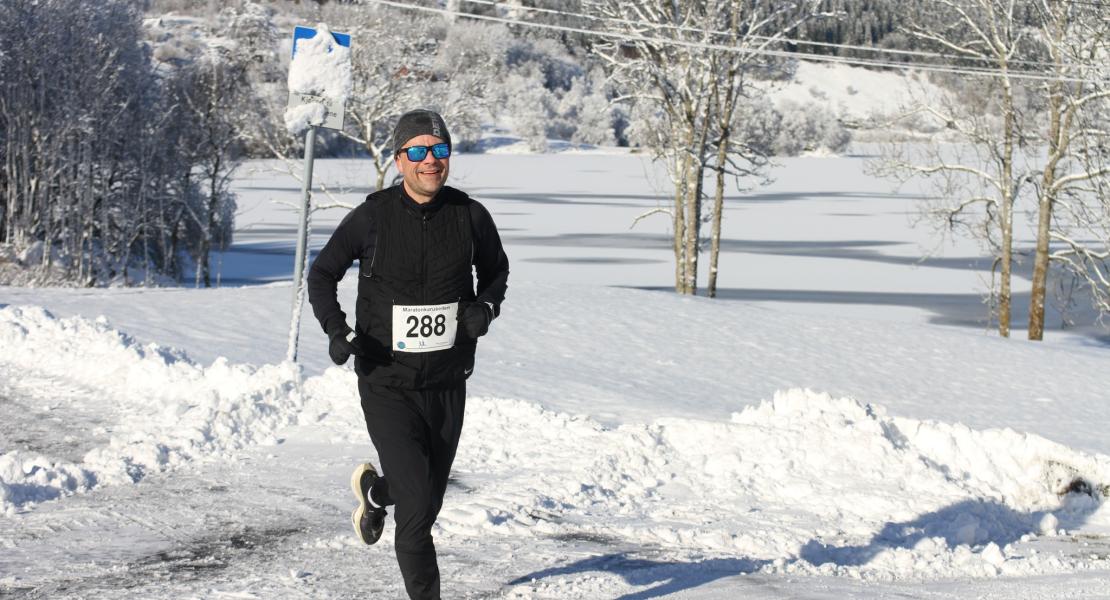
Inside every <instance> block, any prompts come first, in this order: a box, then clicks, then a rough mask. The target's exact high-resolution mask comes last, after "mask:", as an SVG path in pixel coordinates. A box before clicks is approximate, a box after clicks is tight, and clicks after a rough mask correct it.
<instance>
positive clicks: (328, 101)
mask: <svg viewBox="0 0 1110 600" xmlns="http://www.w3.org/2000/svg"><path fill="white" fill-rule="evenodd" d="M324 32H325V33H329V34H331V36H332V38H333V40H334V43H335V44H338V45H339V46H342V47H344V48H348V49H349V48H350V46H351V36H349V35H346V34H343V33H332V32H330V31H327V30H326V29H324ZM316 35H317V31H316V30H314V29H310V28H308V27H297V28H296V29H295V30H294V31H293V57H294V64H292V65H290V70H291V71H292V70H293V69H294V68H295V65H296V62H295V59H296V56H297V46H298V43H299V42H301V41H302V40H312V39H314V38H315V37H316ZM327 51H328V52H329V53H330V52H331V51H332V48H331V46H330V45H329V47H328V50H327ZM290 75H291V76H290V82H291V85H290V87H292V82H293V80H294V78H293V77H292V73H291V74H290ZM340 75H342V74H340ZM345 75H346V78H347V81H348V83H349V80H350V67H349V63H348V66H347V72H346V74H345ZM348 87H349V86H348ZM345 101H346V98H344V97H342V96H336V95H333V94H328V93H327V90H324V93H320V90H317V89H308V90H293V89H290V90H289V104H288V107H287V109H286V110H287V113H286V114H289V112H290V111H294V110H298V109H300V110H311V111H312V114H313V116H312V118H310V119H309V121H308V130H307V131H306V132H305V139H304V177H303V178H302V179H303V180H302V181H301V205H300V224H299V226H298V227H297V253H296V258H295V259H294V260H295V263H294V266H293V315H292V319H291V320H290V324H289V349H288V351H287V353H286V360H289V361H290V362H296V360H297V347H298V342H299V339H300V330H301V311H302V308H303V306H304V298H305V271H306V270H307V267H308V223H309V215H310V214H311V207H310V202H311V201H312V165H313V158H314V156H313V155H314V151H315V147H316V128H317V127H324V128H326V129H342V128H343V115H344V108H345ZM321 106H322V107H323V111H320V110H319V108H318V107H321ZM321 113H322V114H321Z"/></svg>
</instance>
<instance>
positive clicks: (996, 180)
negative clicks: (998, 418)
mask: <svg viewBox="0 0 1110 600" xmlns="http://www.w3.org/2000/svg"><path fill="white" fill-rule="evenodd" d="M936 9H937V10H936V12H935V13H934V14H932V15H930V16H931V18H930V20H929V21H928V22H927V23H921V22H913V23H912V24H911V25H909V26H908V28H907V31H908V33H909V34H911V35H913V36H914V37H916V38H918V39H919V40H922V41H924V42H927V43H931V44H933V45H934V47H935V48H936V49H938V50H943V51H945V52H948V53H955V54H956V55H957V56H960V57H964V58H966V59H968V60H969V61H970V62H969V63H967V64H965V65H964V66H972V67H978V68H984V67H986V68H989V69H991V70H992V71H993V73H992V75H991V76H990V77H982V76H975V77H972V78H967V77H966V76H965V77H964V78H961V79H955V80H953V82H952V84H951V85H950V86H949V87H950V89H949V90H948V92H947V93H946V94H944V96H943V97H941V98H929V99H926V100H925V101H923V102H922V103H921V104H920V105H918V106H916V107H914V108H913V110H912V111H911V113H913V114H925V115H928V116H930V117H931V118H933V119H935V121H936V122H938V123H940V124H942V125H943V126H944V128H945V130H946V131H947V132H948V134H949V139H948V140H947V141H948V142H954V143H934V144H932V145H930V146H928V147H927V148H926V149H925V150H924V151H922V152H920V153H917V154H915V152H914V150H913V148H912V146H911V145H905V144H901V145H892V146H891V147H890V148H888V150H887V152H886V157H885V159H884V160H883V161H882V164H880V165H879V166H877V167H876V170H877V171H878V172H880V173H885V174H891V175H894V176H897V177H900V178H903V179H905V178H908V177H910V176H913V175H925V176H928V177H930V178H931V179H932V181H933V182H934V183H935V184H936V187H937V191H938V194H937V200H936V201H935V202H934V203H933V204H932V205H931V206H930V208H929V211H928V212H929V214H930V215H931V216H933V217H934V218H935V221H934V222H936V223H937V224H939V225H940V226H941V227H942V228H944V229H946V230H948V231H962V232H966V233H970V234H971V235H972V236H974V237H976V238H978V239H980V240H982V241H983V242H984V243H985V244H986V246H987V248H988V249H989V250H990V251H991V252H992V256H993V258H994V269H993V272H995V273H998V274H999V277H998V280H997V283H992V287H991V297H992V298H993V299H996V301H997V316H998V331H999V334H1000V335H1002V336H1004V337H1008V336H1009V335H1010V327H1011V304H1012V298H1011V289H1012V285H1011V280H1012V277H1013V276H1012V270H1013V264H1014V263H1015V261H1016V257H1017V254H1016V251H1015V248H1014V237H1015V236H1014V227H1015V214H1020V213H1019V212H1017V210H1016V207H1017V206H1019V204H1020V203H1021V202H1023V201H1024V200H1030V201H1032V202H1033V203H1034V205H1035V207H1036V209H1035V213H1036V218H1035V222H1034V231H1035V232H1036V237H1037V242H1036V246H1035V249H1034V257H1033V286H1032V294H1031V299H1030V307H1029V332H1028V335H1029V339H1032V340H1040V339H1042V338H1043V336H1044V319H1045V301H1046V295H1047V291H1046V290H1047V283H1048V279H1049V266H1050V264H1052V263H1056V264H1058V265H1060V266H1061V267H1062V268H1063V271H1064V272H1066V273H1069V274H1070V275H1071V276H1072V277H1075V278H1077V279H1078V280H1079V281H1081V282H1083V284H1084V285H1083V287H1084V288H1085V289H1087V290H1088V291H1090V293H1091V294H1092V300H1093V302H1094V304H1095V307H1096V308H1098V309H1099V310H1100V311H1101V312H1103V313H1106V312H1108V310H1107V309H1110V302H1108V299H1110V285H1108V284H1110V277H1108V271H1107V258H1108V257H1110V236H1108V235H1107V231H1108V229H1110V221H1108V219H1107V216H1108V215H1110V208H1108V207H1107V203H1108V200H1107V194H1106V191H1107V189H1108V185H1107V181H1108V179H1110V170H1108V169H1110V151H1108V150H1107V140H1108V138H1110V135H1108V132H1107V129H1106V125H1105V124H1106V122H1107V120H1106V117H1107V115H1108V114H1110V110H1108V108H1107V106H1108V104H1110V84H1108V82H1107V69H1106V66H1105V65H1106V60H1107V57H1108V56H1110V53H1108V50H1107V44H1108V41H1107V40H1108V31H1110V25H1108V23H1107V21H1106V19H1105V18H1104V16H1102V15H1101V14H1100V13H1099V12H1098V10H1097V8H1094V7H1092V6H1088V5H1082V4H1077V3H1072V2H1066V1H1060V0H1027V1H1024V2H1014V1H1011V0H973V1H966V2H965V1H962V0H961V1H959V2H956V1H954V0H937V2H936ZM1028 65H1034V66H1035V67H1037V68H1036V69H1035V73H1034V77H1035V79H1030V78H1028V77H1027V76H1028V75H1029V73H1028V72H1029V71H1030V70H1031V69H1030V68H1029V66H1028ZM1044 65H1048V68H1047V69H1046V68H1045V67H1044Z"/></svg>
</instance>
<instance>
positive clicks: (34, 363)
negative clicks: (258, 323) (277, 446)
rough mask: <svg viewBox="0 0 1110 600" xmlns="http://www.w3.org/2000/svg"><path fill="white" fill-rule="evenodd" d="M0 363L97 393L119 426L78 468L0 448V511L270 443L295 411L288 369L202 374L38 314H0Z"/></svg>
mask: <svg viewBox="0 0 1110 600" xmlns="http://www.w3.org/2000/svg"><path fill="white" fill-rule="evenodd" d="M0 361H2V362H3V363H5V364H6V365H8V366H10V367H13V368H14V370H16V371H18V370H27V371H31V372H35V373H40V374H44V375H49V376H52V377H55V378H59V379H63V380H68V381H72V382H76V383H80V384H83V385H87V386H89V387H91V388H95V389H101V390H105V391H106V392H107V395H108V397H109V398H111V399H112V401H114V402H117V403H118V404H119V405H120V411H119V412H120V414H121V418H122V421H121V422H119V423H113V424H112V435H111V438H110V442H109V443H108V445H107V446H104V447H99V448H95V449H93V450H92V451H90V452H89V453H88V454H87V455H86V456H85V458H84V461H83V462H82V463H81V464H80V465H73V464H65V463H58V462H52V461H50V460H49V458H48V457H41V456H31V455H28V454H27V453H15V452H7V450H8V449H4V448H0V510H11V509H12V507H14V506H19V505H21V504H24V503H27V502H35V501H39V500H44V499H50V498H53V497H57V495H59V494H63V493H68V492H71V491H80V490H84V489H87V488H89V487H92V486H93V485H96V484H100V483H115V482H127V481H137V480H139V479H141V478H142V477H143V475H144V474H145V473H147V472H150V471H158V470H162V469H165V468H168V467H173V466H177V465H179V464H182V463H184V462H187V461H190V460H195V459H204V458H211V457H219V456H223V455H226V454H228V453H229V452H231V451H233V450H235V449H237V448H242V447H243V446H246V445H248V444H256V443H263V442H269V441H272V440H273V439H274V438H273V433H274V432H275V431H276V430H277V429H279V428H281V427H283V426H285V425H288V424H290V423H291V422H293V421H294V420H295V419H296V417H297V413H298V409H299V407H300V405H301V403H302V401H301V395H300V393H299V392H298V391H297V386H296V381H297V371H296V367H294V366H292V365H289V364H279V365H263V366H262V367H257V368H256V367H253V366H248V365H232V364H229V363H228V362H227V361H226V360H224V359H218V360H216V361H215V362H213V364H212V365H210V366H208V367H203V366H200V365H197V364H196V363H194V362H192V361H191V360H190V359H189V358H188V357H187V356H186V355H184V354H183V353H180V352H177V351H173V350H167V349H165V348H160V347H158V346H156V345H153V344H151V345H147V346H143V345H141V344H139V343H138V342H136V341H135V340H134V339H132V338H131V337H129V336H127V335H126V334H123V333H121V332H119V331H117V330H115V329H112V328H111V327H109V326H108V324H107V322H106V321H104V320H97V321H90V320H88V319H84V318H77V317H75V318H62V319H60V318H57V317H55V316H53V315H52V314H50V313H49V312H47V311H45V310H43V309H41V308H38V307H29V306H24V307H12V306H9V307H4V308H2V309H0Z"/></svg>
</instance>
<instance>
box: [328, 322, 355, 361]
mask: <svg viewBox="0 0 1110 600" xmlns="http://www.w3.org/2000/svg"><path fill="white" fill-rule="evenodd" d="M330 338H331V339H330V342H329V343H328V354H329V355H330V356H331V361H332V362H333V363H335V364H337V365H342V364H346V362H347V360H349V359H350V358H351V355H352V354H354V355H356V356H357V355H358V354H359V352H358V348H356V347H355V333H354V332H353V331H351V328H350V327H347V325H346V324H344V325H343V329H341V330H339V331H337V332H335V333H334V334H332V335H331V336H330Z"/></svg>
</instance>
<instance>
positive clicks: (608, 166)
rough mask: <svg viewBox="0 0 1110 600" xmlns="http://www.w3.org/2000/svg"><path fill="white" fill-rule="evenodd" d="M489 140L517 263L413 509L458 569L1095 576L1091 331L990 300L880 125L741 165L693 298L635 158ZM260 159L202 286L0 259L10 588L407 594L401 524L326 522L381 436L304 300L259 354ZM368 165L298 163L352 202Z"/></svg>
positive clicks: (763, 594)
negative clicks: (97, 282)
mask: <svg viewBox="0 0 1110 600" xmlns="http://www.w3.org/2000/svg"><path fill="white" fill-rule="evenodd" d="M489 141H490V144H489V147H488V148H487V152H486V153H485V154H481V155H459V156H457V157H455V158H454V159H453V160H452V163H453V164H452V173H451V183H452V184H453V185H455V186H457V187H460V188H462V189H464V190H467V191H469V192H471V193H472V195H474V196H476V197H478V198H479V199H481V200H482V201H483V202H485V203H486V205H487V206H488V207H489V208H490V209H491V212H492V213H493V215H494V218H495V220H496V221H497V224H498V226H499V228H500V230H501V232H502V235H503V239H504V241H505V245H506V250H507V252H508V254H509V257H510V261H511V266H512V275H511V277H510V284H509V293H508V299H507V300H506V302H505V305H504V311H503V316H502V317H501V318H500V319H498V320H497V321H496V322H495V323H494V325H493V326H492V328H491V333H490V335H489V337H488V338H485V339H484V340H483V341H482V343H481V344H480V350H479V356H478V364H477V370H476V372H475V375H474V377H473V378H472V379H471V380H470V384H469V386H468V391H469V398H468V404H469V407H468V412H467V417H466V418H467V423H466V426H465V429H464V433H463V440H462V443H461V447H460V450H459V457H458V459H457V462H456V466H455V470H454V477H453V479H452V482H451V485H450V487H449V490H448V494H447V499H446V501H445V508H444V511H443V514H442V515H441V517H440V520H439V523H438V524H437V527H436V529H435V531H434V532H433V533H434V535H435V537H436V543H437V546H438V548H439V551H440V564H441V569H442V571H443V575H444V586H445V588H444V593H445V597H447V598H535V599H555V598H582V599H586V598H624V599H641V598H690V599H706V600H709V599H712V600H720V599H731V598H738V597H744V598H844V597H854V598H890V597H912V598H922V597H924V598H1099V597H1103V598H1105V597H1110V592H1107V591H1106V590H1108V589H1110V588H1108V585H1110V510H1107V509H1106V508H1104V507H1103V505H1102V503H1101V501H1102V499H1103V498H1104V497H1105V496H1106V495H1107V494H1110V488H1108V487H1107V486H1108V484H1110V441H1108V440H1107V437H1106V435H1105V431H1106V423H1107V417H1108V416H1110V407H1108V404H1107V400H1108V398H1107V387H1108V386H1107V382H1108V380H1110V369H1108V365H1110V361H1108V359H1110V345H1108V343H1107V337H1106V334H1105V332H1104V331H1099V330H1097V329H1094V328H1087V329H1084V330H1080V331H1069V332H1061V331H1059V330H1058V327H1057V328H1056V329H1052V330H1050V331H1049V332H1048V334H1047V337H1048V341H1047V342H1045V343H1031V342H1027V341H1024V340H1022V339H1021V338H1022V337H1023V336H1024V332H1022V331H1020V330H1019V331H1015V333H1014V335H1015V339H1012V340H1001V339H999V338H998V337H997V336H996V335H995V334H993V333H991V327H990V325H989V323H987V322H986V319H985V317H986V308H985V307H984V306H983V304H982V300H981V293H982V291H983V290H984V289H985V287H986V284H985V281H987V278H988V277H989V273H988V269H989V260H988V259H985V258H983V257H982V256H980V252H979V250H978V249H977V248H976V247H975V246H974V245H970V244H968V243H966V242H961V243H951V244H950V243H945V244H938V243H937V242H936V241H935V240H934V238H933V237H932V235H931V233H930V232H929V230H928V229H927V228H924V227H919V228H914V227H912V226H911V225H912V223H913V221H914V219H915V218H916V209H917V206H918V202H919V201H920V199H921V196H922V194H923V192H922V191H921V190H919V189H915V188H913V187H906V188H904V189H902V190H899V191H897V192H895V191H893V190H892V188H891V184H890V183H889V182H887V181H881V180H875V179H872V178H869V177H867V176H866V175H864V174H863V169H864V164H865V162H866V160H867V158H868V149H867V148H860V149H858V150H857V154H854V155H848V156H844V157H836V158H795V159H787V160H784V161H783V164H782V165H781V166H780V167H778V168H776V170H775V171H774V177H775V182H774V183H773V184H771V185H770V186H768V187H765V188H761V189H759V190H757V191H755V192H753V193H750V194H746V195H743V196H741V195H736V196H735V197H732V198H730V199H729V200H728V209H727V211H726V223H725V237H726V238H727V239H726V240H725V242H724V244H723V247H724V252H723V254H722V257H721V282H720V288H721V289H720V295H721V298H720V299H717V300H711V299H707V298H702V297H699V298H689V297H685V298H684V297H678V296H676V295H674V294H673V293H669V292H668V291H667V290H668V289H669V288H670V287H671V285H672V283H673V262H672V261H673V258H672V255H671V252H670V245H669V244H670V241H669V238H668V219H667V218H666V217H665V216H662V215H654V216H651V217H648V218H646V219H645V220H643V221H641V222H640V223H639V224H638V225H636V226H635V227H634V228H630V225H631V224H632V222H633V220H634V219H635V218H636V217H637V216H639V215H641V214H643V213H645V212H647V211H649V210H652V209H654V208H657V207H661V206H662V207H665V206H666V205H667V201H668V200H667V192H666V189H667V186H666V184H665V176H664V174H663V173H662V172H661V171H660V170H659V169H658V168H657V167H656V166H653V165H651V164H650V163H648V162H647V161H645V160H644V159H642V158H641V157H639V156H636V155H629V154H624V153H619V152H616V151H610V152H604V151H575V150H567V151H563V152H560V153H555V154H548V155H530V154H526V153H520V152H518V151H517V146H515V145H512V144H508V143H506V144H505V145H498V141H497V140H496V138H493V139H491V140H489ZM275 167H278V165H276V164H274V163H263V162H255V163H250V164H248V165H247V166H246V167H244V168H243V170H242V171H240V174H239V177H238V179H237V181H236V184H235V189H236V191H237V192H238V193H239V194H240V201H239V204H240V214H239V216H238V221H237V222H238V226H239V232H238V233H237V236H236V243H235V245H234V247H233V248H232V249H231V250H230V251H229V252H227V253H225V254H224V255H223V256H222V257H221V264H220V270H221V282H222V286H223V287H221V288H219V289H211V290H194V289H187V288H181V289H152V290H143V289H106V290H105V289H95V290H88V289H82V290H72V289H17V288H0V418H2V419H3V423H4V424H3V426H2V427H0V512H3V515H2V516H0V548H2V551H0V596H3V597H18V598H60V597H74V598H154V599H161V598H299V597H304V598H400V597H402V596H403V587H402V584H401V581H400V576H399V573H398V571H397V567H396V564H395V562H394V559H393V553H392V548H391V545H392V539H391V531H392V524H391V523H389V524H388V525H387V531H386V535H385V536H384V537H383V539H382V542H380V543H379V544H378V545H376V546H372V547H365V546H362V545H361V544H359V543H357V542H356V540H355V538H354V536H353V533H352V532H351V531H349V529H350V525H349V514H350V510H351V508H353V506H354V499H353V498H351V497H350V490H349V489H348V487H347V478H348V475H349V473H350V470H351V469H352V468H353V467H354V466H355V464H357V463H358V462H361V461H363V460H366V459H370V460H375V461H376V458H375V456H374V454H373V450H372V448H371V447H370V444H369V440H368V438H367V436H366V433H365V427H364V423H363V421H362V416H361V411H360V409H359V406H358V399H357V393H356V391H355V389H354V380H353V377H354V375H353V373H352V372H351V371H350V370H349V368H334V367H331V366H330V362H329V361H328V359H327V353H326V349H325V342H326V340H325V339H324V336H323V334H322V333H321V332H320V331H319V327H318V326H317V325H316V322H315V320H314V319H313V318H312V317H311V314H310V313H309V312H308V311H307V310H306V311H305V314H304V329H303V333H302V346H301V356H302V364H301V365H300V366H292V365H288V364H283V363H282V362H281V360H282V358H283V356H284V354H285V343H286V335H287V331H286V328H287V323H288V320H289V314H288V312H289V304H290V295H291V288H290V286H289V283H288V279H289V277H290V275H291V272H292V260H293V244H294V237H295V232H296V220H295V214H294V213H293V212H292V210H291V208H290V207H288V206H286V205H284V204H281V202H287V203H289V202H295V201H296V200H297V198H298V193H299V184H298V183H297V182H296V181H295V180H294V179H293V178H292V177H290V176H289V175H288V174H283V173H281V172H280V169H278V170H275ZM369 170H370V169H369V168H368V167H367V166H366V165H365V164H364V163H360V162H359V161H353V160H351V161H342V160H328V161H320V162H318V163H317V166H316V179H317V182H320V181H323V182H326V183H328V185H329V187H330V188H331V189H332V190H334V196H335V200H337V201H341V202H348V203H352V204H353V203H357V202H359V201H361V199H362V197H363V196H364V195H365V193H366V191H367V189H366V188H367V181H368V180H369V178H370V173H369ZM342 216H343V211H341V210H332V211H324V212H322V213H317V214H316V215H315V217H314V221H313V235H312V244H313V247H314V248H316V249H318V248H319V247H320V246H322V244H323V243H324V242H325V241H326V239H327V237H328V235H329V234H330V232H331V230H332V229H333V228H334V226H335V224H336V223H337V222H338V220H339V219H341V218H342ZM1020 243H1022V244H1028V243H1029V240H1028V236H1025V239H1023V240H1022V241H1021V242H1020ZM923 256H925V257H926V258H924V259H923V258H922V257H923ZM1019 274H1020V275H1022V276H1026V278H1024V279H1020V280H1019V281H1016V282H1015V288H1016V290H1017V292H1018V293H1017V294H1015V296H1016V297H1017V301H1016V302H1015V306H1016V307H1019V308H1020V310H1019V314H1017V315H1015V323H1018V324H1022V323H1024V321H1025V318H1026V317H1025V314H1024V312H1023V311H1024V305H1025V304H1026V303H1027V301H1028V279H1027V275H1028V274H1027V273H1025V271H1023V270H1022V269H1019ZM354 279H355V277H353V276H349V277H348V278H346V279H345V280H344V281H343V282H342V284H341V286H340V293H341V301H343V303H344V305H347V306H349V305H351V304H352V303H353V298H354ZM701 281H702V282H704V281H705V278H704V276H703V277H702V279H701ZM1056 321H1057V322H1056V323H1055V325H1058V321H1059V319H1058V317H1057V318H1056Z"/></svg>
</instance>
